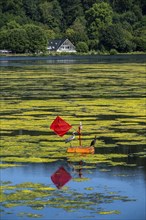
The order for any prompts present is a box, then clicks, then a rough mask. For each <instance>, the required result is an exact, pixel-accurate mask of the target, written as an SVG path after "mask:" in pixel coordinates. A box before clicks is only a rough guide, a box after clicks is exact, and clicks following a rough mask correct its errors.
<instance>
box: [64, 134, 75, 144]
mask: <svg viewBox="0 0 146 220" xmlns="http://www.w3.org/2000/svg"><path fill="white" fill-rule="evenodd" d="M75 133H76V132H75V131H74V132H73V133H72V136H70V137H69V138H67V139H66V140H65V143H68V142H71V141H72V140H74V139H75ZM70 146H71V143H70Z"/></svg>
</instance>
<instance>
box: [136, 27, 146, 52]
mask: <svg viewBox="0 0 146 220" xmlns="http://www.w3.org/2000/svg"><path fill="white" fill-rule="evenodd" d="M134 42H135V43H136V49H137V50H138V51H144V52H146V26H144V27H141V28H138V29H137V30H136V31H135V33H134Z"/></svg>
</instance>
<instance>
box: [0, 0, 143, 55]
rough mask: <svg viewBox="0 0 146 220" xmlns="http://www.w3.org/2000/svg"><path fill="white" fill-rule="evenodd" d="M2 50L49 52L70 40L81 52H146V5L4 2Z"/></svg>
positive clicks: (131, 0)
mask: <svg viewBox="0 0 146 220" xmlns="http://www.w3.org/2000/svg"><path fill="white" fill-rule="evenodd" d="M0 17H1V19H0V49H7V50H11V51H12V52H14V53H26V52H27V53H28V52H29V53H38V52H40V51H41V52H44V51H45V50H46V48H47V44H48V40H49V39H59V38H68V39H69V40H70V41H71V42H72V43H73V44H74V45H75V46H76V48H77V50H78V51H79V52H88V51H96V52H97V51H101V52H104V51H111V50H115V51H117V52H133V51H143V52H146V1H145V0H1V1H0Z"/></svg>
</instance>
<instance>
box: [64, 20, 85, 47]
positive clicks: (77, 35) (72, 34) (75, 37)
mask: <svg viewBox="0 0 146 220" xmlns="http://www.w3.org/2000/svg"><path fill="white" fill-rule="evenodd" d="M65 35H66V37H67V38H69V39H70V40H71V41H72V42H73V43H74V44H75V45H76V44H77V43H78V42H79V41H84V42H86V43H87V44H88V37H87V33H86V26H85V20H84V18H81V17H80V18H77V19H76V20H75V21H74V23H73V25H72V26H70V28H68V29H67V30H66V32H65Z"/></svg>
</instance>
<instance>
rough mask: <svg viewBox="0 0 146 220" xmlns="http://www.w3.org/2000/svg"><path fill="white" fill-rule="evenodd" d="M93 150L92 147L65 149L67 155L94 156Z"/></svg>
mask: <svg viewBox="0 0 146 220" xmlns="http://www.w3.org/2000/svg"><path fill="white" fill-rule="evenodd" d="M94 152H95V149H94V147H93V146H91V147H82V146H80V147H69V148H68V149H67V153H83V154H94Z"/></svg>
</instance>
